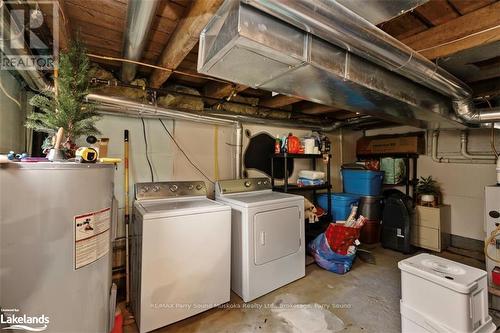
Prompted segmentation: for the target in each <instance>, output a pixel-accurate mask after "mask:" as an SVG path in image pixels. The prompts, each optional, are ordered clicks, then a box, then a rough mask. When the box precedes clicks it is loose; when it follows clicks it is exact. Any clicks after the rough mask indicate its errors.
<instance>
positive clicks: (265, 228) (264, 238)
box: [253, 206, 304, 265]
mask: <svg viewBox="0 0 500 333" xmlns="http://www.w3.org/2000/svg"><path fill="white" fill-rule="evenodd" d="M253 222H254V223H253V227H254V228H253V231H254V251H255V253H254V254H255V256H254V261H255V265H263V264H265V263H268V262H271V261H273V260H276V259H279V258H283V257H286V256H288V255H290V254H293V253H295V252H297V251H298V250H299V249H300V246H301V244H300V236H301V235H300V230H301V228H300V226H301V223H304V222H303V221H301V216H300V211H299V207H297V206H291V207H285V208H281V209H274V210H269V211H265V212H259V213H257V214H255V215H254V220H253Z"/></svg>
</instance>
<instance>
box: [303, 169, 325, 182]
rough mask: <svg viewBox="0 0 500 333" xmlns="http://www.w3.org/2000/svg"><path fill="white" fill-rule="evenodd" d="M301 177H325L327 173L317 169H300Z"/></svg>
mask: <svg viewBox="0 0 500 333" xmlns="http://www.w3.org/2000/svg"><path fill="white" fill-rule="evenodd" d="M299 178H307V179H312V180H317V179H325V173H324V172H323V171H316V170H300V171H299Z"/></svg>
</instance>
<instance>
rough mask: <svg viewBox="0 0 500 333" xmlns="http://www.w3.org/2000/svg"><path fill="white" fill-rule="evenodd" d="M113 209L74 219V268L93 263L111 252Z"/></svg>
mask: <svg viewBox="0 0 500 333" xmlns="http://www.w3.org/2000/svg"><path fill="white" fill-rule="evenodd" d="M110 226H111V208H105V209H102V210H100V211H97V212H91V213H87V214H84V215H78V216H75V218H74V228H75V247H74V250H73V253H74V268H75V269H78V268H81V267H83V266H86V265H88V264H91V263H93V262H94V261H96V260H98V259H99V258H101V257H103V256H104V255H106V254H107V253H108V252H109V237H110V234H109V233H110V230H109V229H110Z"/></svg>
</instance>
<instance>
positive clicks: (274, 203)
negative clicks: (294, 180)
mask: <svg viewBox="0 0 500 333" xmlns="http://www.w3.org/2000/svg"><path fill="white" fill-rule="evenodd" d="M215 196H216V200H217V201H219V202H223V203H225V204H227V205H229V206H231V208H232V211H231V219H232V224H231V226H232V232H231V242H232V245H231V251H232V255H231V289H232V290H233V291H234V292H235V293H236V294H238V295H239V296H240V297H241V298H242V299H243V301H245V302H249V301H252V300H254V299H256V298H258V297H260V296H262V295H265V294H267V293H269V292H271V291H273V290H275V289H277V288H279V287H282V286H284V285H286V284H288V283H290V282H292V281H295V280H297V279H300V278H301V277H304V276H305V250H304V249H305V238H304V198H303V197H302V196H298V195H293V194H288V193H280V192H273V191H272V189H271V182H270V180H269V179H267V178H252V179H238V180H223V181H219V182H217V184H216V186H215Z"/></svg>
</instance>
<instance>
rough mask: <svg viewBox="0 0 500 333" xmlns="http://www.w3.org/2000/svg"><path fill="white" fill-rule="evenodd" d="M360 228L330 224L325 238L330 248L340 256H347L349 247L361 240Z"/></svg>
mask: <svg viewBox="0 0 500 333" xmlns="http://www.w3.org/2000/svg"><path fill="white" fill-rule="evenodd" d="M360 230H361V229H360V228H351V227H346V226H344V225H342V224H337V223H330V225H329V226H328V228H326V231H325V237H326V240H327V241H328V244H329V245H330V248H331V249H332V250H333V251H335V252H336V253H338V254H342V255H346V254H347V250H348V249H349V246H351V245H354V241H355V240H356V239H358V238H359V232H360Z"/></svg>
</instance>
